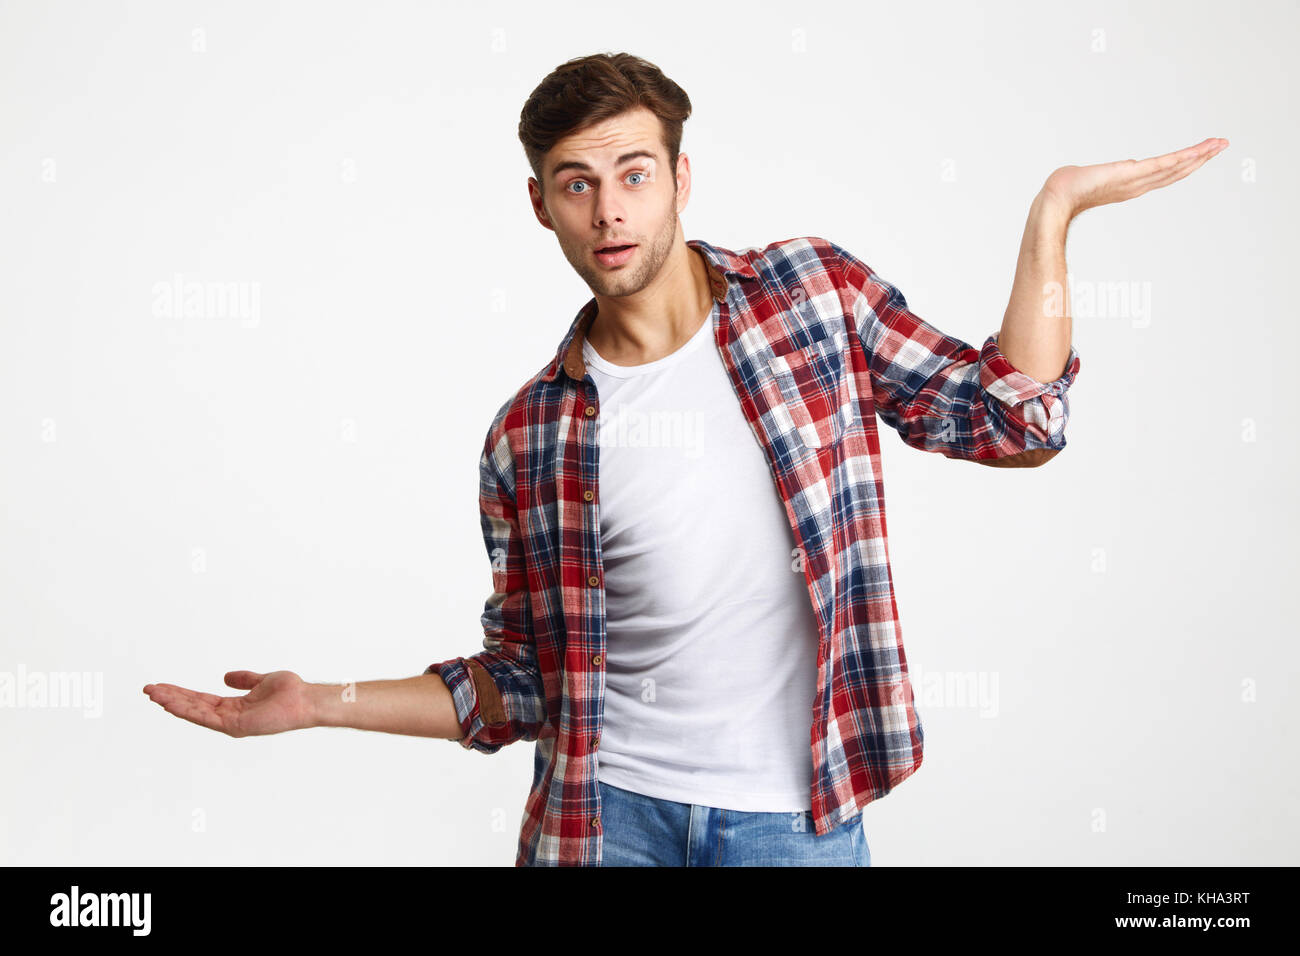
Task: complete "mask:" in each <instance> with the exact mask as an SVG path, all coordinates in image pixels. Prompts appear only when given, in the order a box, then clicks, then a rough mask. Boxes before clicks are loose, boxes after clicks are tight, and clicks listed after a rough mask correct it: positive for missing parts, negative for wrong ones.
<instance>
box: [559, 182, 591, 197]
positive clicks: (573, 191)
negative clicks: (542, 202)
mask: <svg viewBox="0 0 1300 956" xmlns="http://www.w3.org/2000/svg"><path fill="white" fill-rule="evenodd" d="M585 185H587V184H586V183H584V182H583V181H582V180H581V179H575V180H574V181H573V182H571V183H569V186H585ZM569 186H565V187H564V190H565V192H571V193H573V194H574V195H581V194H582V193H585V192H586V190H585V189H583V190H581V191H580V192H579V191H575V190H572V189H570V188H569Z"/></svg>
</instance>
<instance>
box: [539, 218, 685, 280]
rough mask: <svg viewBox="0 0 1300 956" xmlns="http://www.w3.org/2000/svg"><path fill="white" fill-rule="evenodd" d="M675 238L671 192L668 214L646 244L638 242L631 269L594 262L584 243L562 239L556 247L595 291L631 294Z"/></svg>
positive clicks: (665, 255)
mask: <svg viewBox="0 0 1300 956" xmlns="http://www.w3.org/2000/svg"><path fill="white" fill-rule="evenodd" d="M676 238H677V196H676V194H675V193H674V195H673V199H672V202H671V203H670V204H669V207H668V218H667V219H666V220H665V221H664V226H663V229H661V230H660V232H659V235H657V236H655V238H654V240H653V241H652V242H651V243H650V245H649V246H647V245H646V244H645V243H639V245H640V248H639V249H638V250H637V252H638V258H637V262H636V268H635V270H634V271H630V272H629V271H627V270H623V271H619V272H607V271H605V270H603V269H600V268H599V267H598V266H595V265H593V264H592V263H591V261H590V260H589V259H588V258H587V256H588V254H589V252H590V250H589V248H588V247H586V246H576V247H574V246H570V245H568V244H566V243H564V242H561V243H560V248H561V249H562V250H563V251H564V257H565V258H566V259H568V260H569V264H570V265H571V266H573V269H574V271H575V272H577V273H578V275H579V276H581V277H582V280H583V281H584V282H585V283H587V286H588V287H589V288H590V289H591V291H592V292H593V293H594V294H596V295H601V296H609V297H611V298H612V297H617V296H625V295H632V294H633V293H635V292H640V291H641V290H642V289H644V288H645V287H646V286H648V285H649V284H650V283H651V281H652V280H653V279H654V277H655V276H657V275H658V274H659V270H660V269H661V268H662V267H663V264H664V262H665V261H666V260H667V259H668V254H669V253H670V252H671V251H672V248H673V240H674V239H676Z"/></svg>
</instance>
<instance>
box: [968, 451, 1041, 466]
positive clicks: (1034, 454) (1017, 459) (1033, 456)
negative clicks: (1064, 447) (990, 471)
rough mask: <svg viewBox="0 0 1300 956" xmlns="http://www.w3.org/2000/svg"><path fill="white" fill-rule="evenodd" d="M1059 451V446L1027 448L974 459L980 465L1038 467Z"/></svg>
mask: <svg viewBox="0 0 1300 956" xmlns="http://www.w3.org/2000/svg"><path fill="white" fill-rule="evenodd" d="M1060 452H1061V449H1059V448H1028V449H1026V450H1025V451H1020V452H1016V453H1015V454H1013V455H1003V456H1002V457H1000V458H976V459H975V460H976V461H977V462H979V463H980V464H981V465H989V466H991V467H993V468H1038V467H1040V466H1042V465H1045V464H1047V463H1048V462H1049V461H1051V460H1052V459H1053V458H1055V457H1056V456H1057V455H1058V454H1060Z"/></svg>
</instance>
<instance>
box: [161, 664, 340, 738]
mask: <svg viewBox="0 0 1300 956" xmlns="http://www.w3.org/2000/svg"><path fill="white" fill-rule="evenodd" d="M226 686H228V687H234V688H237V689H239V690H247V691H249V693H247V694H245V695H244V696H243V697H218V696H217V695H216V694H203V693H200V692H199V691H196V690H189V689H188V688H185V687H177V686H176V685H175V684H146V685H145V686H144V692H145V693H146V694H148V695H149V699H150V700H152V701H153V702H154V703H155V704H159V705H161V706H162V708H163V709H164V710H166V711H167V713H169V714H174V715H175V716H177V717H183V718H184V719H185V720H188V721H190V722H191V723H195V724H198V725H200V726H201V727H210V728H211V729H213V730H219V731H221V732H222V733H223V734H228V735H230V736H231V737H253V736H257V735H259V734H278V733H281V732H283V731H286V730H300V729H302V728H304V727H314V726H316V719H315V714H314V712H313V706H312V701H311V698H310V695H309V692H308V688H309V687H310V685H309V684H307V683H306V682H305V681H303V679H302V678H301V677H299V676H298V675H297V674H295V673H294V672H293V671H271V672H270V673H269V674H257V673H254V672H253V671H230V672H229V673H228V674H226Z"/></svg>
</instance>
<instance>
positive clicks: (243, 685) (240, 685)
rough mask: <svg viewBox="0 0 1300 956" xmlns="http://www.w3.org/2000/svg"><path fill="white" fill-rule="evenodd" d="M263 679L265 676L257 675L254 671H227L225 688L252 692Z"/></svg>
mask: <svg viewBox="0 0 1300 956" xmlns="http://www.w3.org/2000/svg"><path fill="white" fill-rule="evenodd" d="M265 677H266V675H265V674H259V673H257V672H256V671H229V672H227V674H226V686H227V687H234V688H237V689H238V690H252V689H253V688H254V687H256V686H257V685H258V684H260V683H261V682H262V680H263V678H265Z"/></svg>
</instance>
